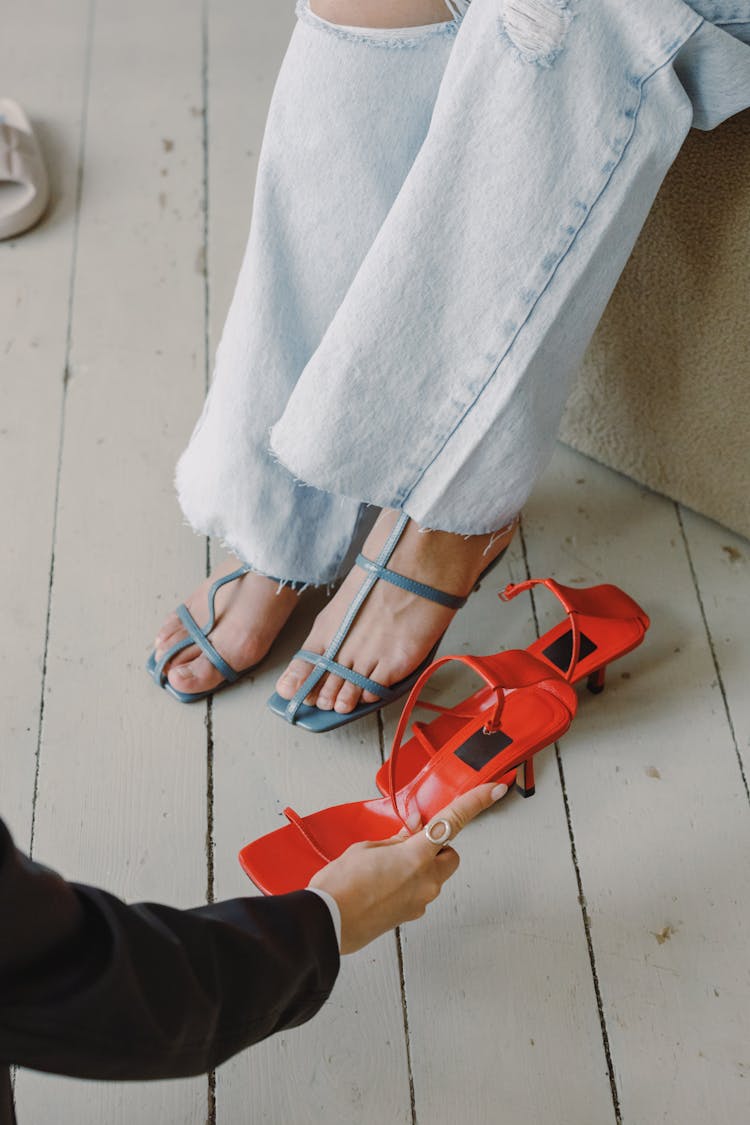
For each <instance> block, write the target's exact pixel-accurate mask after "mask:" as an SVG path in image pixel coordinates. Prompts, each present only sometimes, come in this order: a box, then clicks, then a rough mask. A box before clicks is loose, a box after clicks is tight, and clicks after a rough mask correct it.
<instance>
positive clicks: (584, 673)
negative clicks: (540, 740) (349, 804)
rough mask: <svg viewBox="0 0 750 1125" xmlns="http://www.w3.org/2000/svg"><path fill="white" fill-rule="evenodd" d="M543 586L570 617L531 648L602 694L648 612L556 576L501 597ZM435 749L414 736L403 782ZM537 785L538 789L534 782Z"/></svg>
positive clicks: (383, 781) (616, 595)
mask: <svg viewBox="0 0 750 1125" xmlns="http://www.w3.org/2000/svg"><path fill="white" fill-rule="evenodd" d="M537 585H543V586H546V587H547V589H548V590H551V591H552V593H553V594H554V595H555V596H556V597H557V598H558V599H559V601H561V602H562V605H563V608H564V609H565V611H566V614H567V616H566V617H565V618H563V620H562V621H560V622H559V623H558V624H557V625H555V626H554V627H553V628H552V629H550V630H549V632H547V633H545V634H544V636H542V637H540V638H539V639H538V640H536V641H534V643H533V644H531V645H529V647H528V649H527V650H526V651H527V652H528V653H530V654H531V655H532V656H534V657H535V658H536V659H537V660H541V661H542V662H543V663H544V664H546V665H547V666H548V667H550V668H552V669H554V670H555V672H557V673H558V674H559V675H562V676H563V678H564V679H565V680H566V681H567V682H568V683H572V684H574V683H577V682H578V681H579V680H582V679H587V682H588V687H589V690H590V691H592V692H593V693H594V694H595V695H598V694H599V692H601V691H603V690H604V677H605V669H606V666H607V665H608V664H610V663H611V662H612V661H613V660H616V659H617V658H618V657H619V656H623V655H624V654H625V653H626V652H630V650H631V649H633V648H635V647H636V646H637V645H639V644H640V643H641V641H642V640H643V638H644V636H645V634H646V630H647V629H648V627H649V624H650V622H649V619H648V616H647V614H646V613H644V611H643V610H642V609H641V607H640V606H639V605H638V603H637V602H635V601H633V599H632V598H631V597H629V596H628V595H627V594H626V593H625V591H624V590H621V589H620V588H619V587H618V586H610V585H604V586H590V587H588V588H585V589H583V590H579V589H574V588H572V587H570V586H562V585H561V584H560V583H559V582H555V581H554V580H553V579H552V578H530V579H529V580H528V581H527V582H518V583H516V584H511V585H510V586H507V587H506V588H505V590H504V591H503V592H502V594H500V598H501V599H502V600H503V601H510V599H511V598H515V597H516V595H518V594H520V593H521V592H522V591H524V590H529V589H531V587H532V586H537ZM489 659H494V657H492V658H489ZM434 709H435V710H441V708H438V707H435V708H434ZM448 713H449V711H448ZM432 753H433V751H432V750H431V748H430V746H429V744H428V743H425V742H424V741H423V742H418V741H416V740H412V742H411V743H410V744H409V747H408V748H407V747H404V754H403V755H402V757H401V760H400V761H399V776H398V778H397V782H398V784H399V786H401V785H406V783H407V782H408V781H409V779H410V778H412V777H414V776H415V775H416V774H418V773H419V771H420V770H421V769H422V768H423V766H424V765H425V762H427V761H429V759H430V756H431V754H432ZM375 780H376V784H377V787H378V789H379V790H380V792H381V793H387V792H388V763H387V762H386V763H385V765H383V766H381V767H380V769H379V770H378V773H377V775H376V779H375ZM531 784H532V787H533V782H532V783H531Z"/></svg>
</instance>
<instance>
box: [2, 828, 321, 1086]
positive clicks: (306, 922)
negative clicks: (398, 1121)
mask: <svg viewBox="0 0 750 1125" xmlns="http://www.w3.org/2000/svg"><path fill="white" fill-rule="evenodd" d="M338 967H339V956H338V949H337V944H336V935H335V931H334V927H333V922H332V920H331V917H330V913H329V911H328V908H327V906H326V904H325V903H324V902H323V901H322V900H321V899H320V898H319V897H318V896H317V895H315V894H313V893H312V892H310V891H298V892H296V893H294V894H289V895H281V896H278V897H274V898H242V899H234V900H232V901H229V902H222V903H217V904H215V905H213V906H202V907H198V908H196V909H194V910H176V909H173V908H171V907H168V906H160V905H157V904H154V903H140V904H138V905H135V906H126V905H125V904H124V903H122V902H120V901H119V899H117V898H115V897H114V896H113V895H110V894H107V893H106V892H105V891H102V890H98V889H96V888H94V887H85V886H80V885H76V884H73V883H67V882H65V880H63V879H62V878H60V876H59V875H56V874H55V873H54V872H52V871H49V870H48V869H47V868H45V867H42V866H41V865H40V864H36V863H32V862H31V861H30V860H29V859H27V858H26V857H25V856H22V855H21V854H20V853H19V852H18V851H17V850H16V848H15V847H14V846H13V842H12V840H11V838H10V835H9V834H8V831H7V829H6V828H5V825H4V824H3V822H2V821H0V1061H2V1062H5V1063H18V1064H20V1065H21V1066H28V1067H33V1068H34V1069H37V1070H48V1071H52V1072H54V1073H57V1074H69V1075H75V1076H78V1077H82V1078H116V1079H145V1078H172V1077H181V1076H184V1075H188V1074H199V1073H201V1072H203V1071H206V1070H210V1069H211V1068H212V1067H214V1066H216V1065H217V1064H218V1063H221V1062H223V1061H224V1060H225V1059H227V1058H229V1056H230V1055H233V1054H235V1053H236V1052H237V1051H240V1050H242V1049H243V1048H244V1047H247V1046H249V1045H250V1044H251V1043H256V1042H258V1040H260V1039H263V1038H265V1037H266V1036H267V1035H271V1034H272V1033H273V1032H275V1031H281V1030H282V1029H284V1028H287V1027H295V1026H296V1025H297V1024H300V1023H304V1021H305V1020H308V1019H310V1017H311V1016H313V1015H315V1013H316V1012H317V1011H318V1009H319V1008H320V1007H321V1005H322V1004H323V1002H324V1001H325V1000H326V998H327V997H328V995H329V994H330V991H331V989H332V988H333V984H334V981H335V979H336V975H337V973H338Z"/></svg>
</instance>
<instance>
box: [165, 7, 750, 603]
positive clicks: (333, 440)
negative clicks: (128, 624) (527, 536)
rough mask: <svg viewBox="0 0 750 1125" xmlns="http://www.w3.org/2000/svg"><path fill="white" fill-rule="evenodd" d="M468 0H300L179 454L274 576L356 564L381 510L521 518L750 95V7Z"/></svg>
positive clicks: (220, 527)
mask: <svg viewBox="0 0 750 1125" xmlns="http://www.w3.org/2000/svg"><path fill="white" fill-rule="evenodd" d="M452 8H453V10H454V11H455V12H456V18H454V19H449V20H447V21H446V22H445V23H441V24H432V25H429V26H427V27H420V28H406V29H403V30H393V29H388V30H375V29H372V30H370V29H362V28H343V27H339V26H335V25H332V24H329V23H326V22H325V21H323V20H321V19H319V18H318V17H317V16H315V15H313V14H312V13H311V12H310V11H309V8H308V6H307V2H306V0H301V2H300V3H299V4H298V17H299V18H298V22H297V26H296V28H295V31H294V34H293V36H292V40H291V43H290V46H289V50H288V53H287V55H286V58H285V60H284V63H283V66H282V68H281V72H280V74H279V78H278V82H277V85H276V89H275V92H274V96H273V100H272V104H271V108H270V112H269V117H268V122H267V126H266V133H265V138H264V143H263V150H262V154H261V160H260V165H259V169H258V178H257V184H256V191H255V202H254V211H253V221H252V227H251V232H250V239H249V243H248V246H247V251H246V255H245V259H244V262H243V266H242V270H241V273H240V277H239V280H238V283H237V288H236V292H235V295H234V299H233V301H232V305H231V308H230V311H229V315H228V318H227V322H226V326H225V329H224V333H223V336H222V340H221V343H220V346H219V349H218V353H217V360H216V372H215V377H214V381H213V384H212V387H211V390H210V393H209V396H208V399H207V401H206V405H205V408H204V410H203V414H202V416H201V418H200V419H199V421H198V424H197V426H196V429H195V431H194V433H193V436H192V438H191V441H190V444H189V447H188V449H187V450H186V452H185V453H184V454H183V456H182V458H181V460H180V462H179V465H178V469H177V486H178V492H179V498H180V502H181V505H182V508H183V511H184V513H185V515H186V517H187V519H188V520H189V522H190V523H191V524H192V525H193V526H194V527H195V528H196V530H200V531H202V532H204V533H206V534H210V535H213V536H216V537H218V538H220V539H221V540H223V541H224V542H225V543H226V544H227V545H228V546H229V547H230V548H231V549H232V550H233V551H234V552H235V553H236V554H237V555H238V556H239V557H240V558H241V559H242V560H243V561H244V562H245V563H247V564H249V565H251V566H252V567H253V568H254V569H257V570H259V571H261V572H263V573H269V574H274V575H277V576H280V577H282V578H285V579H290V580H297V581H300V582H311V583H326V582H331V581H334V580H335V579H336V578H337V577H339V575H340V571H341V568H342V566H343V564H344V560H345V559H346V558H347V557H348V555H349V553H350V549H351V545H352V541H353V540H356V538H357V535H358V531H359V529H360V528H361V517H362V516H363V513H364V510H365V507H366V506H367V505H376V506H377V507H388V508H401V509H403V510H405V511H406V512H407V513H408V514H409V515H410V516H411V517H412V518H413V519H415V520H416V521H417V522H418V523H419V524H420V525H422V526H423V527H428V528H440V529H441V530H444V531H452V532H458V533H462V534H478V533H483V532H488V531H492V530H494V529H496V528H498V527H500V526H501V525H503V524H505V523H507V522H508V521H509V520H510V519H511V518H512V517H513V516H514V515H515V514H516V513H517V512H518V511H519V510H520V508H521V507H522V505H523V503H524V502H525V500H526V499H527V497H528V495H529V493H530V491H531V489H532V487H533V485H534V482H535V480H536V479H537V477H538V475H539V473H540V472H541V470H542V469H543V468H544V465H545V463H546V462H547V460H548V458H549V456H550V453H551V450H552V447H553V443H554V438H555V434H556V430H557V427H558V423H559V419H560V415H561V412H562V409H563V405H564V403H565V399H566V396H567V394H568V390H569V386H570V382H571V377H572V375H573V374H574V373H575V371H576V369H577V368H578V365H579V363H580V360H581V357H582V355H583V352H584V350H585V348H586V346H587V344H588V342H589V339H590V337H591V335H592V333H593V331H594V328H595V327H596V324H597V322H598V320H599V318H600V316H601V314H602V312H603V310H604V307H605V305H606V303H607V301H608V299H609V296H610V294H611V292H612V289H613V288H614V286H615V283H616V281H617V279H618V277H619V275H620V273H621V271H622V269H623V267H624V265H625V262H626V261H627V258H628V256H629V254H630V252H631V250H632V247H633V244H634V242H635V240H636V238H637V236H638V233H639V231H640V229H641V227H642V225H643V223H644V220H645V218H646V216H647V214H648V211H649V209H650V207H651V205H652V203H653V200H654V197H655V195H656V193H657V191H658V189H659V186H660V184H661V182H662V180H663V178H664V176H665V174H666V172H667V171H668V169H669V167H670V165H671V164H672V162H673V160H674V159H675V156H676V155H677V153H678V151H679V149H680V147H681V145H682V142H683V140H684V138H685V136H686V134H687V132H688V130H689V129H690V127H691V125H694V126H697V127H698V128H700V129H711V128H714V127H715V126H716V125H717V124H719V123H720V122H721V121H722V120H724V119H725V118H726V117H729V116H730V115H732V114H734V113H736V112H738V111H739V110H741V109H744V108H745V107H746V106H748V105H750V46H748V45H747V42H748V41H750V0H734V2H732V0H727V2H725V3H722V2H720V0H717V2H715V3H711V2H701V3H690V4H688V3H684V2H683V0H568V2H566V0H472V2H471V3H470V4H467V3H460V4H459V3H456V4H453V5H452ZM464 11H466V15H465V16H464V17H463V18H462V17H461V13H463V12H464ZM716 174H717V175H720V174H721V172H720V169H717V172H716ZM685 331H686V332H689V331H690V326H689V325H685ZM614 375H615V373H614V372H613V377H614Z"/></svg>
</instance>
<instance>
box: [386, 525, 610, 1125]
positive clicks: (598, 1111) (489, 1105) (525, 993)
mask: <svg viewBox="0 0 750 1125" xmlns="http://www.w3.org/2000/svg"><path fill="white" fill-rule="evenodd" d="M525 576H526V575H525V570H524V562H523V557H522V552H521V545H520V540H518V539H517V540H516V542H515V544H514V546H513V548H512V549H511V551H510V552H509V555H508V557H507V561H504V562H503V563H502V564H501V565H500V566H499V567H498V568H497V570H495V571H493V572H492V574H491V576H490V577H489V578H488V579H487V580H486V581H485V582H484V583H483V585H482V589H481V590H480V591H479V592H478V593H476V594H474V595H472V598H471V600H470V601H469V604H468V605H467V606H466V608H465V609H463V610H462V611H461V612H460V613H459V614H458V616H457V617H456V619H455V621H454V623H453V625H452V627H451V629H450V631H449V633H448V634H447V636H446V639H445V641H444V642H443V644H442V646H441V653H448V652H459V653H460V652H464V653H466V652H472V653H486V652H497V651H499V650H500V649H506V648H519V647H523V646H525V645H527V644H529V643H530V642H531V640H532V639H533V637H534V631H533V620H532V616H531V613H530V609H529V605H528V603H526V602H525V599H519V600H517V601H515V602H511V603H508V604H507V605H503V604H502V603H501V602H500V601H499V600H498V598H497V591H498V590H499V589H502V588H503V587H504V586H505V585H506V583H507V582H509V581H511V580H513V581H520V580H522V579H523V578H525ZM461 682H463V683H465V684H466V691H467V692H468V691H473V690H476V685H475V684H474V683H473V681H464V680H463V677H462V678H461ZM439 697H440V698H441V699H442V698H443V697H442V693H441V695H440V696H439ZM459 697H460V693H459ZM392 723H393V719H391V722H390V723H389V735H390V734H392ZM458 851H459V853H460V855H461V857H462V862H461V867H460V869H459V871H458V873H457V874H456V875H455V876H454V878H453V879H452V880H451V882H450V883H449V884H448V885H447V886H446V888H445V889H444V890H443V893H442V895H441V897H440V898H439V899H438V901H437V902H436V903H434V904H433V905H432V906H431V907H430V908H429V910H428V913H427V918H426V919H425V921H424V922H423V923H419V924H413V925H410V926H406V927H405V928H404V970H405V979H406V992H407V999H408V1015H409V1029H410V1033H411V1055H412V1062H413V1068H414V1093H415V1100H416V1113H417V1120H418V1121H452V1120H466V1121H472V1122H477V1123H478V1125H479V1123H481V1125H485V1123H487V1125H489V1123H490V1122H493V1121H497V1120H499V1119H502V1120H508V1121H519V1122H532V1121H533V1122H534V1125H542V1123H547V1122H549V1123H550V1125H552V1123H559V1122H561V1121H565V1122H568V1121H570V1122H573V1121H575V1122H576V1123H579V1125H582V1123H584V1122H585V1123H591V1125H603V1123H604V1122H608V1121H614V1110H613V1105H612V1098H611V1093H610V1088H609V1081H608V1077H607V1066H606V1059H605V1055H604V1050H603V1045H602V1038H601V1032H600V1026H599V1017H598V1012H597V1007H596V997H595V993H594V988H593V982H592V977H591V970H590V965H589V958H588V951H587V945H586V935H585V932H584V928H583V924H582V918H581V909H580V906H579V904H578V901H577V884H576V877H575V870H574V868H573V864H572V861H571V854H570V845H569V839H568V830H567V825H566V821H565V812H564V806H563V801H562V797H561V793H560V784H559V780H558V776H557V767H556V763H555V756H554V750H553V749H552V748H550V749H547V750H545V751H543V752H542V753H540V755H539V757H538V763H537V794H536V796H534V797H533V799H530V800H523V799H522V798H521V797H520V796H519V794H518V793H517V792H512V793H511V794H509V796H508V797H506V798H505V799H504V800H503V801H502V802H501V804H500V805H499V806H498V807H497V808H496V809H493V810H492V811H491V812H490V813H488V814H486V815H485V816H484V817H483V818H482V819H480V820H479V821H478V822H477V823H476V824H474V825H472V826H470V828H469V829H467V830H466V831H465V832H464V833H463V834H462V836H461V837H460V839H459V842H458ZM571 1075H575V1081H571Z"/></svg>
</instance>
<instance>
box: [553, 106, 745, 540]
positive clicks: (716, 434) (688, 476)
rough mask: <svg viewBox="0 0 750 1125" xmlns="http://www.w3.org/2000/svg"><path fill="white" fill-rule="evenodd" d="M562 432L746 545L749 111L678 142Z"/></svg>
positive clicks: (578, 445) (593, 345)
mask: <svg viewBox="0 0 750 1125" xmlns="http://www.w3.org/2000/svg"><path fill="white" fill-rule="evenodd" d="M560 436H561V438H562V439H563V441H565V442H567V443H568V444H569V445H572V446H573V447H574V448H575V449H578V450H580V451H581V452H582V453H586V454H588V455H589V456H590V457H593V458H595V459H596V460H597V461H601V462H603V463H604V464H605V465H609V466H611V467H612V468H614V469H618V470H620V472H623V473H626V474H627V475H628V476H630V477H633V478H634V479H635V480H637V481H639V482H641V483H642V484H646V485H648V486H649V487H650V488H653V489H655V490H656V491H658V492H663V493H665V494H666V495H667V496H670V497H672V498H673V499H675V500H679V501H681V502H682V503H684V504H686V505H688V507H690V508H694V509H695V510H696V511H698V512H701V513H702V514H704V515H707V516H710V517H712V518H713V519H715V520H718V521H719V522H720V523H722V524H724V525H726V526H727V527H729V528H731V529H732V530H734V531H737V532H739V533H740V534H742V535H746V536H748V537H750V111H748V112H745V113H742V114H739V115H737V116H736V117H734V118H731V119H730V120H729V121H727V122H725V123H724V124H723V125H722V126H721V127H720V128H718V129H716V130H714V131H713V132H711V133H699V132H696V131H693V132H692V133H691V134H690V135H689V137H688V138H687V141H686V142H685V145H684V147H683V149H682V151H681V153H680V155H679V157H678V159H677V161H676V162H675V164H674V165H673V167H672V169H671V171H670V173H669V175H668V176H667V179H666V180H665V182H664V184H663V186H662V189H661V191H660V193H659V196H658V198H657V200H656V203H655V205H654V208H653V210H652V212H651V214H650V216H649V219H648V221H647V223H646V226H645V227H644V229H643V231H642V232H641V236H640V238H639V240H638V243H637V245H636V247H635V250H634V252H633V255H632V258H631V259H630V261H629V262H628V265H627V268H626V269H625V272H624V273H623V275H622V277H621V279H620V282H619V284H618V286H617V289H616V290H615V292H614V294H613V295H612V298H611V300H610V302H609V305H608V306H607V310H606V312H605V314H604V317H603V319H602V321H601V323H600V325H599V327H598V329H597V332H596V335H595V336H594V339H593V341H592V343H591V345H590V347H589V350H588V352H587V353H586V357H585V359H584V364H583V368H582V371H581V373H580V376H579V378H578V381H577V383H576V385H575V387H574V389H573V393H572V394H571V397H570V400H569V403H568V407H567V411H566V414H565V417H564V419H563V423H562V427H561V430H560Z"/></svg>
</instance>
